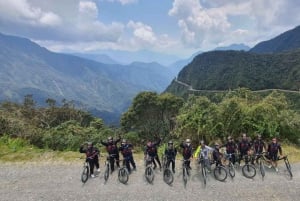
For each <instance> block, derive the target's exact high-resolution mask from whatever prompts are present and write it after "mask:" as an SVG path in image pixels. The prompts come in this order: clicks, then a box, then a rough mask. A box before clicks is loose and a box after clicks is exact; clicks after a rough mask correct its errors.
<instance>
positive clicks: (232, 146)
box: [220, 136, 237, 164]
mask: <svg viewBox="0 0 300 201" xmlns="http://www.w3.org/2000/svg"><path fill="white" fill-rule="evenodd" d="M222 147H226V154H231V162H232V164H235V162H236V156H235V153H236V152H237V145H236V143H235V142H234V140H233V138H232V137H231V136H228V138H227V143H226V144H224V145H222V146H220V148H222Z"/></svg>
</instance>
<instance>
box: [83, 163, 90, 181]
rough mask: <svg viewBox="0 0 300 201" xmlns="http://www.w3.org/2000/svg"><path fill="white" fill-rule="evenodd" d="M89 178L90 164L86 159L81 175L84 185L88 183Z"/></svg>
mask: <svg viewBox="0 0 300 201" xmlns="http://www.w3.org/2000/svg"><path fill="white" fill-rule="evenodd" d="M89 176H90V164H89V162H88V160H87V159H85V161H84V163H83V170H82V173H81V181H82V183H85V182H87V180H88V179H89Z"/></svg>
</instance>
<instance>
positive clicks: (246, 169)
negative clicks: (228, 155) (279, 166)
mask: <svg viewBox="0 0 300 201" xmlns="http://www.w3.org/2000/svg"><path fill="white" fill-rule="evenodd" d="M244 161H245V165H244V166H243V167H242V172H243V175H244V176H245V177H247V178H249V179H252V178H253V177H255V175H256V168H255V167H254V165H252V164H250V163H249V162H250V161H251V158H250V156H249V155H245V156H244Z"/></svg>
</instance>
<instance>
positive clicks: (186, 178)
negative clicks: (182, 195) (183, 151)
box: [182, 159, 190, 187]
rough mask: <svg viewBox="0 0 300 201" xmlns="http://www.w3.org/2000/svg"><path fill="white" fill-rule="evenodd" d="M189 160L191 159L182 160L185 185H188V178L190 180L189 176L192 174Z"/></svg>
mask: <svg viewBox="0 0 300 201" xmlns="http://www.w3.org/2000/svg"><path fill="white" fill-rule="evenodd" d="M188 161H190V159H183V160H182V179H183V184H184V187H186V184H187V180H188V177H189V175H190V172H189V167H188V165H187V162H188Z"/></svg>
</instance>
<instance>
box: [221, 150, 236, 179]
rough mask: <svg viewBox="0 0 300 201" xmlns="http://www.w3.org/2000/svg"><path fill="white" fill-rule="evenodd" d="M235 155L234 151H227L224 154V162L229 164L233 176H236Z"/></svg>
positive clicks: (230, 173)
mask: <svg viewBox="0 0 300 201" xmlns="http://www.w3.org/2000/svg"><path fill="white" fill-rule="evenodd" d="M234 155H235V154H234V153H230V154H227V153H226V152H225V153H224V156H225V157H224V158H225V160H224V164H225V165H226V166H227V168H228V173H229V175H230V177H231V178H233V177H235V165H234V163H233V156H234ZM227 161H228V164H227Z"/></svg>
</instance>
